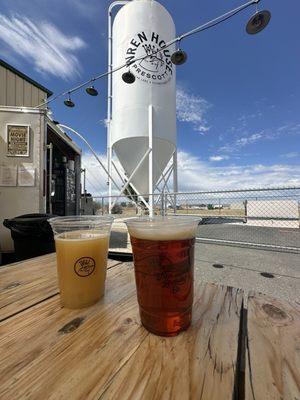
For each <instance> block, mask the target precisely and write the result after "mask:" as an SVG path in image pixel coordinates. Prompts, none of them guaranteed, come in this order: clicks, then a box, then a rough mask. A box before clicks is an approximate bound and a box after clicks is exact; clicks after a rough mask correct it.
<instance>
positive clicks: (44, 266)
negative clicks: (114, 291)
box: [0, 253, 119, 321]
mask: <svg viewBox="0 0 300 400" xmlns="http://www.w3.org/2000/svg"><path fill="white" fill-rule="evenodd" d="M117 264H119V262H118V261H114V260H108V268H110V267H112V266H114V265H117ZM57 293H58V286H57V272H56V257H55V253H52V254H47V255H45V256H41V257H36V258H31V259H30V260H26V261H23V262H19V263H14V264H9V265H6V266H4V267H0V321H3V320H4V319H6V318H8V317H9V316H11V315H14V314H16V313H18V312H20V311H22V310H25V309H26V308H28V307H31V306H32V305H34V304H37V303H39V302H41V301H43V300H45V299H47V298H50V297H52V296H54V295H55V294H57Z"/></svg>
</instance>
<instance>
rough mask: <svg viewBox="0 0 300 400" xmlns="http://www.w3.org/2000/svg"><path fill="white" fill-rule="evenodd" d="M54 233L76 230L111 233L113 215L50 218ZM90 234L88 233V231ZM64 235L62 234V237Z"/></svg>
mask: <svg viewBox="0 0 300 400" xmlns="http://www.w3.org/2000/svg"><path fill="white" fill-rule="evenodd" d="M48 221H49V223H50V225H51V227H52V230H53V233H54V235H55V236H56V235H59V234H62V233H67V232H72V231H73V232H74V231H81V232H82V231H94V232H98V233H99V232H101V233H106V234H107V235H109V233H110V229H111V225H112V222H113V217H111V216H102V215H82V216H76V215H75V216H74V215H71V216H67V217H55V218H50V219H49V220H48ZM87 234H88V233H87ZM62 236H63V235H61V237H62Z"/></svg>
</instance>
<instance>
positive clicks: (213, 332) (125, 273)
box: [0, 263, 243, 400]
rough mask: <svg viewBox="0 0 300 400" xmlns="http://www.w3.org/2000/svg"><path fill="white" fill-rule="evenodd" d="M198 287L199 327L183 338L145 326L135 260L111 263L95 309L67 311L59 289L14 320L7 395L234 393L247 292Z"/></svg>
mask: <svg viewBox="0 0 300 400" xmlns="http://www.w3.org/2000/svg"><path fill="white" fill-rule="evenodd" d="M196 281H197V273H196ZM195 289H196V290H195V308H194V321H193V325H192V327H191V328H190V329H189V330H188V331H187V332H185V333H182V334H181V335H179V336H178V337H175V338H160V337H157V336H154V335H152V334H150V333H148V332H147V331H146V330H145V329H144V328H142V327H141V326H140V320H139V314H138V306H137V300H136V291H135V282H134V274H133V265H132V264H131V263H128V264H127V263H124V264H119V265H117V266H115V267H114V268H111V269H109V271H108V274H107V288H106V295H105V297H104V298H103V299H102V300H101V301H100V302H99V303H97V304H95V305H94V306H92V307H89V308H86V309H82V310H67V309H63V308H61V307H60V304H59V296H58V295H55V296H53V297H51V298H49V299H47V300H45V301H42V302H40V303H39V304H36V305H34V306H32V307H30V308H28V309H26V310H24V311H23V312H20V313H18V314H17V315H15V316H13V317H11V318H8V319H6V320H5V321H3V322H2V323H0V354H1V363H0V398H1V399H2V400H5V399H9V400H11V399H21V398H28V399H70V398H72V399H99V398H105V399H122V400H123V399H146V400H147V399H151V400H152V399H158V398H159V399H172V400H173V399H175V400H176V399H180V400H184V399H187V398H190V399H193V398H195V399H201V398H202V399H209V400H213V399H218V400H222V399H224V400H225V399H226V400H227V399H231V398H232V395H233V392H234V386H235V374H236V359H237V344H238V333H239V314H240V309H241V306H242V297H243V293H242V291H240V290H238V289H232V288H226V287H220V286H215V285H210V284H200V283H197V284H196V285H195Z"/></svg>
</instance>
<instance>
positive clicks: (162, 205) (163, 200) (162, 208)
mask: <svg viewBox="0 0 300 400" xmlns="http://www.w3.org/2000/svg"><path fill="white" fill-rule="evenodd" d="M160 215H162V216H164V215H165V192H164V191H162V193H161V205H160Z"/></svg>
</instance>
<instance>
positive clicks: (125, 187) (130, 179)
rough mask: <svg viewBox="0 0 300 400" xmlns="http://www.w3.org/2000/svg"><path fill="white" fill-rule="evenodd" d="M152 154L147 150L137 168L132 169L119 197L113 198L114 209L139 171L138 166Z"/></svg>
mask: <svg viewBox="0 0 300 400" xmlns="http://www.w3.org/2000/svg"><path fill="white" fill-rule="evenodd" d="M151 153H152V149H148V150H147V151H146V153H145V154H144V155H143V157H142V158H141V159H140V161H139V162H138V164H137V166H136V167H135V168H134V170H133V171H132V174H131V175H130V177H129V178H128V181H127V182H126V183H125V185H124V186H123V187H122V189H121V191H120V193H119V195H118V196H117V197H116V198H115V200H114V202H113V204H112V207H111V208H113V207H114V205H115V204H116V202H117V201H118V199H119V198H120V197H121V196H122V194H123V193H124V192H125V190H126V189H127V188H128V186H129V184H130V182H131V181H132V178H133V177H134V175H135V174H136V173H137V171H138V170H139V168H140V166H141V165H142V164H143V162H144V160H145V159H146V158H147V157H148V155H149V157H150V154H151Z"/></svg>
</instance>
